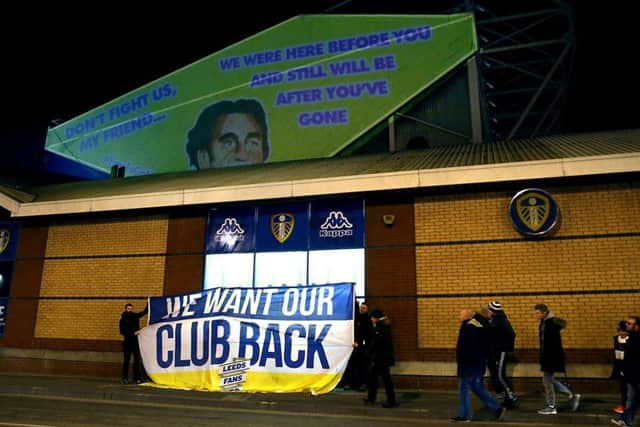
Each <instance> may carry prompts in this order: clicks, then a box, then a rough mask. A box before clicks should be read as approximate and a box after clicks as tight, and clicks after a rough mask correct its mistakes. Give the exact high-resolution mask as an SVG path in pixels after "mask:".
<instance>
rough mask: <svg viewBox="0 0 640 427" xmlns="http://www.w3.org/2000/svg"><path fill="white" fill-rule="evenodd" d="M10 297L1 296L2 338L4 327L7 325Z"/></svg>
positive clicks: (0, 333)
mask: <svg viewBox="0 0 640 427" xmlns="http://www.w3.org/2000/svg"><path fill="white" fill-rule="evenodd" d="M8 307H9V298H0V338H2V337H3V336H4V329H5V326H7V309H8Z"/></svg>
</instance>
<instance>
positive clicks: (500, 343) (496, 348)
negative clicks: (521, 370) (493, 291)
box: [487, 301, 518, 408]
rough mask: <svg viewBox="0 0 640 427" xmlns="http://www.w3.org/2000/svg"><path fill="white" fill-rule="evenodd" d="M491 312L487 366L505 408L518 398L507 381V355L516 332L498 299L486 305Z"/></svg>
mask: <svg viewBox="0 0 640 427" xmlns="http://www.w3.org/2000/svg"><path fill="white" fill-rule="evenodd" d="M487 307H488V308H489V313H490V314H491V327H490V328H489V331H490V334H491V353H490V354H489V360H488V362H487V367H488V368H489V373H490V374H491V384H492V385H493V390H494V391H495V392H496V395H498V396H499V397H501V398H502V400H503V401H504V405H505V406H506V407H507V408H516V407H517V406H518V398H517V397H516V395H515V394H514V393H513V390H511V387H510V386H509V382H508V381H507V356H508V354H509V353H513V350H514V347H515V341H516V333H515V332H514V331H513V327H512V326H511V322H509V319H508V318H507V315H506V314H505V312H504V309H503V308H502V305H501V304H500V303H499V302H498V301H491V302H490V303H489V305H488V306H487Z"/></svg>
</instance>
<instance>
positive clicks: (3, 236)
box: [0, 228, 11, 254]
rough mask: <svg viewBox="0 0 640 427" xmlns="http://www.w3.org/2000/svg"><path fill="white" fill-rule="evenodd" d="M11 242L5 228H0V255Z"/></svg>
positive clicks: (9, 233) (8, 232) (9, 234)
mask: <svg viewBox="0 0 640 427" xmlns="http://www.w3.org/2000/svg"><path fill="white" fill-rule="evenodd" d="M10 241H11V232H10V231H9V230H8V229H6V228H0V254H1V253H2V252H4V251H5V249H7V246H9V242H10Z"/></svg>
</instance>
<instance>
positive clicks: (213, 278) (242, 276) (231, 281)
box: [204, 252, 253, 289]
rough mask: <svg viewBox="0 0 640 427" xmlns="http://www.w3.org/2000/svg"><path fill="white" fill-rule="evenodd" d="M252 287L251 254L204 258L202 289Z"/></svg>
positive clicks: (220, 255) (211, 255)
mask: <svg viewBox="0 0 640 427" xmlns="http://www.w3.org/2000/svg"><path fill="white" fill-rule="evenodd" d="M252 286H253V252H251V253H236V254H210V255H207V256H206V257H205V266H204V288H205V289H211V288H240V287H242V288H250V287H252Z"/></svg>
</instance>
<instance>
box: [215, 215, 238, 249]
mask: <svg viewBox="0 0 640 427" xmlns="http://www.w3.org/2000/svg"><path fill="white" fill-rule="evenodd" d="M214 240H215V241H216V242H224V243H229V244H233V243H235V242H238V241H242V240H244V229H243V228H242V227H240V224H238V220H237V219H235V218H225V219H224V222H223V223H222V224H221V225H220V228H218V230H217V231H216V236H215V239H214Z"/></svg>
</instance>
